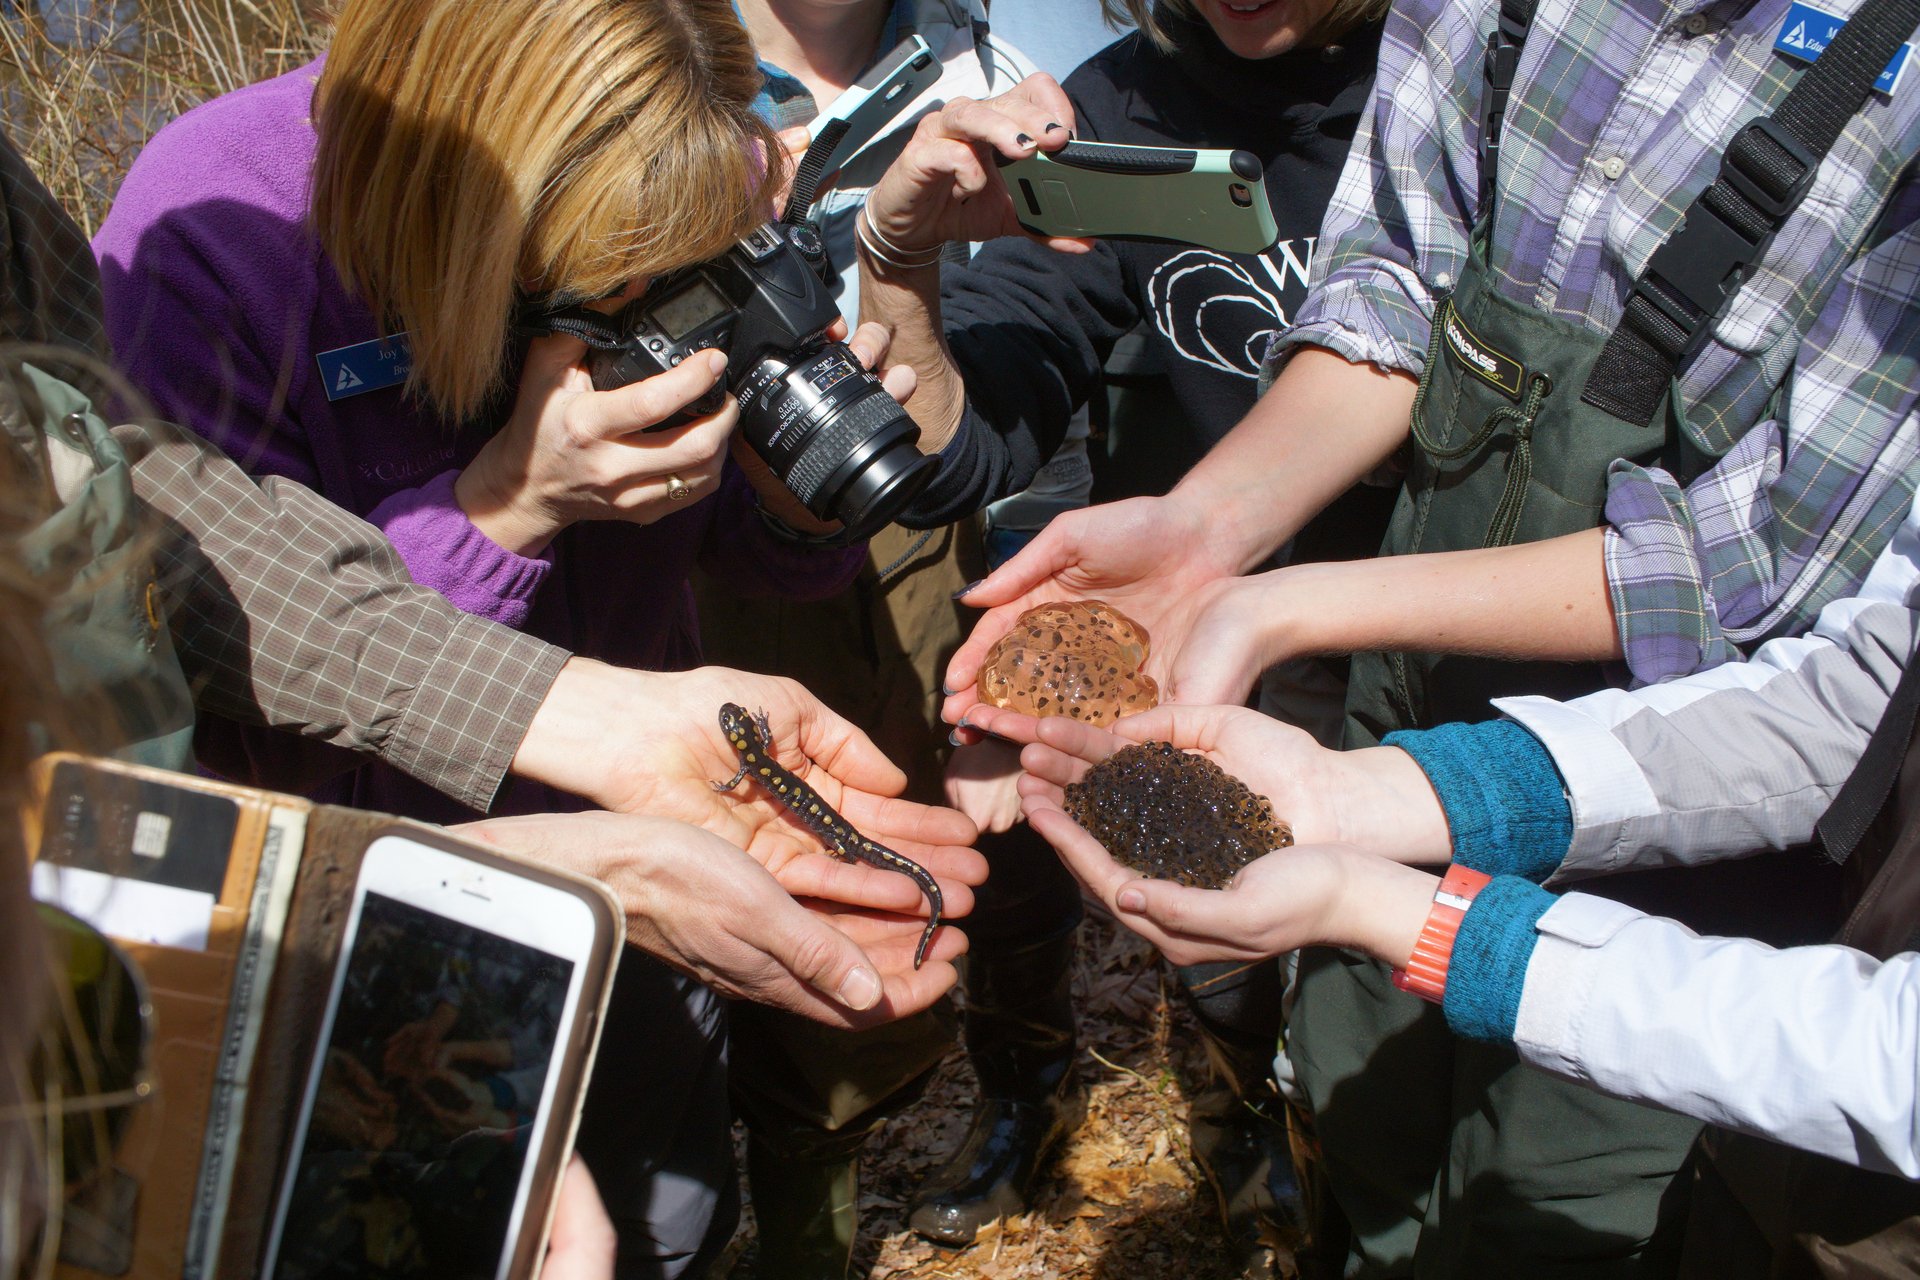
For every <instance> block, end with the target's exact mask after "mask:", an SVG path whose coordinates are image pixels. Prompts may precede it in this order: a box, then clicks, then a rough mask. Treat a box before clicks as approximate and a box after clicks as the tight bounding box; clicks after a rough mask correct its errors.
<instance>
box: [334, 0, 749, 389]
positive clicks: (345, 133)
mask: <svg viewBox="0 0 1920 1280" xmlns="http://www.w3.org/2000/svg"><path fill="white" fill-rule="evenodd" d="M759 88H760V73H759V70H758V64H757V62H756V60H755V58H754V53H753V46H752V44H751V43H750V42H749V41H748V39H747V35H746V32H745V31H744V30H743V29H742V28H741V26H740V23H739V21H738V19H737V18H736V17H735V16H734V13H733V8H732V5H731V4H729V3H728V0H520V2H519V3H505V2H504V0H346V3H345V4H344V5H343V6H342V7H341V12H340V17H339V22H338V26H337V29H336V32H335V35H334V40H333V46H332V50H331V52H330V53H329V54H328V56H327V64H326V69H325V70H324V71H323V72H322V73H321V78H320V85H319V89H318V91H317V93H316V95H315V105H314V113H315V124H316V127H317V128H318V130H319V134H320V144H319V152H318V155H317V157H316V159H315V162H314V170H313V189H312V200H311V204H312V216H313V225H314V228H315V231H316V232H317V234H318V236H319V239H320V243H321V245H322V246H323V247H324V248H325V249H326V251H327V253H328V254H329V255H331V256H332V258H333V261H334V264H335V266H336V267H337V268H338V269H339V271H340V274H341V277H342V279H343V280H345V282H346V283H347V284H348V286H349V287H350V288H352V289H353V290H354V291H355V292H356V293H358V294H359V295H360V296H361V297H362V298H364V299H365V300H366V301H367V302H368V303H369V304H370V305H371V306H372V307H373V308H374V309H375V310H376V311H377V312H378V313H379V314H380V315H381V316H382V318H383V321H385V322H390V323H394V324H397V325H399V326H401V327H403V328H405V329H406V330H407V332H408V334H409V338H410V342H411V346H412V350H413V375H412V381H411V383H410V386H411V387H412V389H413V390H415V391H416V392H418V393H421V394H422V395H423V396H424V397H425V398H426V399H427V400H428V401H429V402H430V403H432V404H434V405H435V406H437V407H438V408H439V409H440V410H441V411H442V412H443V413H444V414H445V415H447V416H449V417H451V418H453V419H456V420H458V419H462V418H465V417H468V416H470V415H472V414H473V413H474V412H475V411H477V410H478V409H480V408H481V407H482V405H484V404H485V403H486V401H487V399H488V397H489V396H490V395H492V394H493V393H495V392H496V391H497V390H499V388H500V382H501V377H502V372H503V370H502V364H503V361H502V353H503V352H504V351H505V349H506V344H507V341H508V337H509V330H510V325H511V322H512V315H513V310H514V307H515V305H516V301H517V299H518V298H519V297H520V296H521V295H522V294H525V293H539V294H553V295H559V296H562V297H566V298H570V299H574V300H581V301H584V300H587V299H592V298H598V297H602V296H604V295H607V294H611V293H614V292H617V291H618V290H620V289H622V288H623V287H625V286H626V285H628V284H630V283H632V282H633V281H634V280H636V279H639V278H641V277H646V276H653V275H659V274H662V273H664V272H667V271H671V270H674V269H676V268H678V267H683V266H687V265H690V264H692V263H695V262H699V261H702V260H704V259H706V258H710V257H713V256H714V255H715V254H717V253H719V252H720V251H721V250H723V249H724V248H726V246H728V245H729V244H731V243H732V242H733V241H735V240H737V239H739V238H740V237H741V236H743V235H745V234H746V233H747V232H748V231H751V230H752V229H753V228H754V227H755V226H756V225H758V224H759V223H760V222H761V221H762V220H763V219H764V218H765V217H766V216H767V208H766V200H765V196H764V195H763V190H764V189H765V187H766V183H767V179H768V177H769V172H768V170H769V169H770V168H772V169H774V170H775V171H776V172H775V173H774V174H773V175H772V176H774V177H776V178H777V177H778V172H777V170H778V168H779V167H780V166H781V165H783V164H784V153H783V152H782V151H781V149H780V148H779V147H778V146H777V145H776V144H775V142H774V139H773V134H772V131H771V130H770V129H769V127H768V126H767V125H766V124H765V123H764V122H763V121H762V120H761V119H760V118H759V117H758V116H757V115H755V114H754V112H753V109H752V106H753V100H754V97H755V95H756V94H757V93H758V92H759Z"/></svg>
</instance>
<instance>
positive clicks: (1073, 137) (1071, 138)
mask: <svg viewBox="0 0 1920 1280" xmlns="http://www.w3.org/2000/svg"><path fill="white" fill-rule="evenodd" d="M1067 141H1068V142H1078V141H1080V135H1079V134H1077V133H1075V132H1074V131H1073V130H1071V129H1069V130H1067Z"/></svg>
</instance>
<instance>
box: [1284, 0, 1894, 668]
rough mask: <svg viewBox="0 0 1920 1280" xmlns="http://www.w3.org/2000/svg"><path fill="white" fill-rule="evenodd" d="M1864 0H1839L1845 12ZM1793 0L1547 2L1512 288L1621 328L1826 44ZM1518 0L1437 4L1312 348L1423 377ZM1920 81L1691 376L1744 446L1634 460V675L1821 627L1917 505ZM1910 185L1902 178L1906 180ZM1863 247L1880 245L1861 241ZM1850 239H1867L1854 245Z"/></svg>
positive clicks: (1784, 234) (1328, 237)
mask: <svg viewBox="0 0 1920 1280" xmlns="http://www.w3.org/2000/svg"><path fill="white" fill-rule="evenodd" d="M1859 3H1860V0H1834V3H1832V4H1831V5H1830V7H1833V8H1835V9H1837V11H1838V12H1840V13H1841V14H1843V15H1844V14H1850V13H1852V12H1854V11H1855V10H1857V9H1858V8H1859ZM1788 7H1789V5H1788V0H1750V2H1746V3H1743V2H1742V0H1721V2H1719V3H1701V2H1700V0H1692V2H1684V0H1683V2H1681V3H1673V4H1662V3H1658V0H1612V2H1610V3H1584V4H1582V3H1574V2H1573V0H1543V2H1542V3H1541V5H1540V7H1539V11H1538V13H1537V15H1536V17H1535V19H1534V23H1533V27H1532V30H1531V32H1530V33H1529V35H1528V38H1527V42H1526V48H1525V51H1524V53H1523V55H1522V57H1521V60H1520V67H1519V74H1518V78H1517V81H1516V83H1515V86H1514V96H1513V98H1512V100H1511V102H1510V103H1509V106H1508V110H1507V122H1506V126H1505V131H1504V133H1503V134H1502V137H1501V149H1500V164H1501V169H1500V173H1499V175H1498V177H1499V194H1498V198H1497V201H1496V210H1495V216H1494V223H1493V234H1492V248H1491V253H1490V255H1489V256H1490V265H1491V271H1492V276H1493V287H1494V288H1495V289H1496V290H1498V291H1499V292H1500V293H1501V294H1502V295H1503V296H1505V297H1507V298H1509V299H1512V300H1513V301H1515V302H1518V303H1521V304H1524V305H1527V306H1530V307H1532V308H1533V309H1535V310H1537V311H1539V312H1542V313H1544V314H1547V315H1551V316H1556V317H1560V318H1562V319H1565V320H1568V321H1571V322H1573V323H1575V324H1578V325H1580V326H1582V327H1583V328H1586V329H1588V330H1590V331H1592V332H1594V333H1596V334H1606V333H1609V332H1611V331H1612V329H1613V328H1614V326H1615V324H1616V323H1617V322H1618V321H1619V318H1620V314H1621V308H1622V306H1623V303H1624V300H1625V298H1626V296H1627V293H1628V291H1629V289H1630V287H1631V285H1632V282H1633V280H1634V279H1635V277H1636V276H1637V275H1638V274H1639V271H1640V269H1641V268H1642V267H1643V266H1644V265H1645V263H1646V261H1647V259H1648V258H1649V257H1650V256H1652V254H1653V251H1654V249H1655V248H1656V247H1657V246H1658V245H1660V243H1661V242H1662V241H1663V240H1665V239H1666V237H1667V235H1668V233H1669V232H1670V231H1671V230H1672V229H1673V228H1674V227H1675V225H1676V224H1677V223H1678V222H1679V220H1680V216H1681V214H1682V212H1683V211H1684V210H1685V209H1686V207H1687V205H1688V204H1689V203H1691V201H1692V200H1693V198H1694V196H1695V195H1697V194H1698V193H1699V192H1700V191H1701V190H1702V189H1703V188H1705V187H1706V186H1707V185H1708V184H1709V183H1710V182H1711V181H1712V180H1713V178H1714V176H1715V174H1716V173H1717V172H1718V169H1719V161H1720V152H1721V149H1722V147H1723V146H1724V145H1725V144H1726V142H1727V141H1728V140H1729V139H1731V138H1732V136H1733V135H1734V133H1735V132H1736V131H1737V130H1738V129H1739V128H1740V126H1742V125H1743V124H1745V123H1746V122H1747V121H1748V120H1749V119H1751V118H1753V117H1754V116H1756V115H1759V114H1761V113H1763V112H1765V111H1769V110H1771V109H1773V108H1774V107H1775V106H1777V105H1778V104H1779V102H1780V100H1781V99H1782V98H1784V97H1785V96H1786V93H1787V90H1788V89H1789V88H1791V87H1792V84H1793V82H1794V81H1795V79H1796V78H1797V76H1798V73H1799V72H1800V70H1801V68H1802V66H1803V64H1802V63H1799V62H1796V61H1792V60H1790V59H1788V58H1787V57H1785V56H1784V55H1782V54H1779V53H1776V52H1774V50H1773V43H1774V38H1775V36H1776V35H1777V34H1778V33H1779V32H1780V31H1781V29H1782V22H1783V20H1784V18H1785V17H1786V14H1787V10H1788ZM1496 15H1497V5H1496V4H1495V3H1493V0H1412V2H1410V3H1404V4H1396V5H1395V6H1394V7H1393V11H1392V14H1391V16H1389V18H1388V19H1387V26H1386V34H1385V38H1384V42H1383V44H1382V47H1381V52H1380V75H1379V80H1378V82H1377V86H1376V89H1375V93H1374V98H1373V101H1372V103H1371V104H1370V108H1369V111H1368V113H1367V115H1366V116H1365V117H1364V118H1363V122H1362V126H1361V131H1360V133H1359V135H1358V136H1357V137H1356V138H1355V141H1354V146H1353V152H1352V155H1351V156H1350V158H1349V160H1348V163H1347V168H1346V171H1345V173H1344V174H1343V175H1342V178H1341V182H1340V187H1339V190H1338V192H1337V193H1336V195H1335V197H1334V201H1333V204H1332V206H1331V207H1330V208H1329V210H1328V212H1327V218H1326V222H1325V225H1324V226H1323V228H1322V237H1321V239H1322V248H1321V250H1320V252H1319V253H1318V254H1317V255H1316V257H1315V262H1314V275H1315V289H1314V292H1313V294H1312V296H1311V297H1310V298H1309V300H1308V301H1307V303H1306V305H1305V306H1304V307H1303V308H1302V310H1301V312H1300V315H1299V317H1298V323H1297V324H1296V325H1295V327H1294V328H1292V329H1291V330H1289V331H1288V332H1287V333H1286V334H1285V335H1284V336H1283V337H1282V338H1280V339H1279V340H1277V341H1276V343H1275V344H1274V350H1273V352H1272V353H1271V355H1270V359H1274V358H1282V357H1283V356H1284V353H1285V351H1286V350H1289V349H1291V347H1293V346H1296V345H1298V344H1300V343H1312V344H1314V345H1317V346H1322V347H1327V348H1330V349H1332V350H1334V351H1336V352H1338V353H1339V354H1341V355H1343V356H1345V357H1346V358H1347V359H1349V360H1355V361H1366V362H1371V363H1374V364H1377V365H1381V366H1384V367H1387V368H1392V369H1400V370H1405V371H1408V372H1411V373H1418V372H1419V371H1420V369H1421V368H1422V365H1423V364H1424V361H1425V354H1426V349H1427V342H1428V337H1429V332H1430V328H1431V319H1432V315H1433V310H1434V304H1435V298H1436V295H1438V294H1440V293H1442V292H1444V291H1445V290H1446V289H1447V288H1448V287H1450V286H1451V284H1452V283H1453V282H1454V281H1455V280H1457V279H1458V278H1459V276H1460V273H1461V270H1462V268H1463V267H1464V266H1465V264H1466V262H1467V253H1468V235H1469V229H1470V227H1471V226H1472V225H1473V222H1474V220H1475V217H1476V214H1477V209H1476V205H1477V203H1478V191H1479V163H1478V156H1477V153H1476V146H1477V143H1478V141H1479V103H1480V93H1481V85H1482V71H1481V57H1482V50H1483V49H1484V47H1485V42H1486V35H1487V33H1488V31H1489V30H1491V28H1492V26H1493V23H1494V21H1495V18H1496ZM1916 144H1920V74H1916V72H1915V69H1914V68H1912V67H1909V68H1908V72H1907V75H1906V77H1905V79H1904V81H1903V82H1902V83H1900V84H1899V85H1898V86H1897V92H1896V93H1895V94H1894V96H1893V97H1891V98H1888V97H1887V96H1885V95H1882V94H1874V95H1873V96H1872V98H1871V100H1870V101H1869V102H1868V104H1867V106H1866V107H1865V109H1864V110H1862V111H1861V112H1860V113H1859V114H1858V115H1856V116H1855V117H1854V118H1853V120H1852V122H1851V123H1850V124H1849V125H1848V127H1847V129H1846V131H1845V133H1843V134H1842V136H1841V137H1840V139H1839V141H1838V142H1837V143H1836V144H1835V145H1834V147H1833V149H1832V151H1830V152H1829V153H1828V155H1827V158H1826V160H1825V162H1824V163H1823V164H1822V165H1821V168H1820V172H1819V175H1818V177H1817V179H1816V181H1815V183H1814V185H1813V188H1812V190H1811V192H1810V193H1809V194H1808V196H1807V198H1806V199H1805V200H1804V201H1803V202H1802V203H1801V205H1800V207H1799V208H1798V209H1797V210H1796V211H1795V212H1794V214H1793V216H1792V218H1791V219H1789V220H1788V222H1787V223H1786V225H1785V226H1784V227H1783V228H1782V230H1781V232H1780V234H1779V235H1778V237H1777V238H1776V239H1775V240H1774V242H1773V244H1772V246H1771V248H1770V249H1769V250H1768V252H1767V255H1766V259H1765V261H1764V262H1763V263H1762V264H1761V265H1760V267H1759V268H1758V270H1757V271H1756V272H1755V273H1754V275H1753V276H1752V278H1751V279H1749V280H1748V282H1747V283H1746V285H1745V286H1744V287H1743V288H1742V289H1741V290H1740V292H1739V293H1738V294H1737V295H1736V296H1735V298H1734V300H1733V303H1732V305H1731V306H1730V307H1729V308H1728V309H1727V312H1726V314H1725V315H1723V316H1722V317H1720V319H1719V320H1718V322H1717V323H1716V324H1715V325H1714V327H1713V330H1712V334H1711V337H1710V338H1709V340H1708V342H1707V343H1706V345H1705V346H1704V347H1703V348H1702V349H1701V350H1700V352H1699V354H1698V355H1697V356H1696V357H1695V358H1694V359H1693V361H1692V363H1691V364H1690V365H1688V366H1687V368H1686V369H1685V371H1684V374H1683V376H1682V377H1681V380H1680V385H1681V390H1682V394H1683V397H1684V401H1685V404H1686V411H1687V417H1688V421H1689V427H1690V430H1691V431H1692V433H1693V435H1694V438H1695V442H1696V443H1697V444H1699V445H1700V446H1701V447H1702V448H1704V449H1705V450H1706V451H1707V453H1708V454H1709V455H1710V456H1713V457H1717V458H1718V459H1719V462H1718V464H1717V465H1716V466H1714V468H1713V469H1712V470H1711V471H1709V472H1707V473H1706V474H1705V475H1703V476H1701V477H1700V478H1699V479H1697V480H1696V481H1694V482H1693V483H1692V484H1691V485H1687V486H1684V487H1683V486H1681V485H1680V484H1678V483H1677V482H1676V481H1675V480H1674V478H1673V477H1672V476H1671V475H1668V474H1667V473H1665V472H1663V471H1660V470H1657V469H1654V468H1648V467H1639V466H1634V465H1632V464H1629V463H1626V462H1616V463H1615V464H1614V465H1613V468H1612V471H1611V473H1610V475H1609V477H1608V497H1607V519H1608V521H1609V523H1610V524H1611V526H1612V527H1611V529H1610V530H1609V532H1608V535H1607V539H1606V569H1607V577H1608V581H1609V584H1610V587H1611V590H1612V595H1613V606H1614V613H1615V617H1616V619H1617V623H1618V626H1619V628H1620V634H1621V639H1622V641H1623V643H1624V645H1625V648H1626V655H1627V661H1628V664H1629V666H1630V667H1631V668H1632V670H1633V673H1634V675H1635V676H1636V677H1637V678H1639V679H1642V680H1649V681H1651V680H1661V679H1666V678H1668V677H1672V676H1676V675H1680V674H1684V673H1685V672H1688V671H1692V670H1695V669H1697V668H1700V667H1705V666H1711V665H1713V664H1715V663H1718V662H1723V661H1725V660H1727V659H1728V658H1731V657H1734V656H1737V655H1736V653H1735V649H1734V645H1736V644H1740V645H1745V644H1748V643H1751V642H1756V641H1758V640H1761V639H1764V638H1766V637H1768V636H1771V635H1776V634H1783V633H1787V634H1791V633H1795V632H1799V631H1803V630H1805V629H1806V628H1807V627H1808V626H1809V625H1810V624H1811V623H1812V621H1813V618H1814V615H1815V614H1817V613H1818V612H1819V609H1820V607H1821V606H1822V605H1823V604H1825V603H1826V602H1827V601H1829V600H1832V599H1834V598H1836V597H1838V596H1842V595H1846V594H1849V593H1850V592H1851V591H1852V589H1853V588H1854V587H1856V586H1857V585H1858V584H1859V583H1860V581H1861V580H1862V578H1863V577H1864V576H1865V574H1866V571H1867V568H1868V566H1869V565H1871V564H1872V562H1873V559H1874V557H1875V555H1876V554H1877V553H1878V551H1879V550H1880V548H1882V547H1883V546H1884V545H1885V544H1886V542H1887V540H1888V538H1889V537H1890V536H1891V535H1892V533H1893V530H1894V528H1895V526H1896V525H1897V524H1898V523H1899V521H1900V518H1901V516H1902V514H1903V512H1904V511H1905V509H1906V506H1907V502H1908V499H1909V497H1910V496H1911V494H1912V492H1913V488H1914V484H1915V479H1916V477H1915V468H1914V462H1915V455H1916V449H1917V448H1920V429H1917V428H1916V423H1915V420H1914V408H1915V398H1916V394H1917V393H1920V306H1916V305H1915V302H1914V299H1915V298H1916V297H1920V227H1916V226H1915V218H1916V215H1917V214H1920V180H1916V179H1915V178H1914V177H1913V176H1912V175H1910V174H1908V175H1906V176H1904V177H1903V176H1902V174H1903V172H1904V170H1905V169H1906V166H1907V162H1908V160H1909V159H1911V158H1912V157H1913V156H1914V155H1915V154H1916V150H1917V145H1916ZM1896 180H1897V181H1896ZM1854 246H1857V247H1854ZM1850 247H1853V248H1852V250H1851V252H1850V251H1849V249H1850Z"/></svg>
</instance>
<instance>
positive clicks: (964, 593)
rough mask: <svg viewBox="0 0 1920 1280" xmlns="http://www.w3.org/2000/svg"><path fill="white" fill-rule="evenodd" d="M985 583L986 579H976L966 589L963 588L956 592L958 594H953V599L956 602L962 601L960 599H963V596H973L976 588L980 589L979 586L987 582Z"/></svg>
mask: <svg viewBox="0 0 1920 1280" xmlns="http://www.w3.org/2000/svg"><path fill="white" fill-rule="evenodd" d="M985 581H986V579H985V578H975V579H974V580H973V581H972V582H969V583H968V584H967V585H966V586H964V587H962V588H960V589H959V590H958V591H956V592H954V593H953V598H954V599H955V600H958V599H960V598H961V597H962V596H970V595H972V594H973V592H974V588H976V587H978V586H979V585H980V584H981V583H983V582H985Z"/></svg>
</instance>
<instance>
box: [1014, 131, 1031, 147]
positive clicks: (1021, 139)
mask: <svg viewBox="0 0 1920 1280" xmlns="http://www.w3.org/2000/svg"><path fill="white" fill-rule="evenodd" d="M1013 140H1014V141H1015V142H1017V143H1019V144H1020V145H1021V146H1023V147H1030V146H1032V145H1033V139H1032V138H1030V137H1028V136H1027V135H1026V134H1024V133H1016V134H1014V135H1013Z"/></svg>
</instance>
